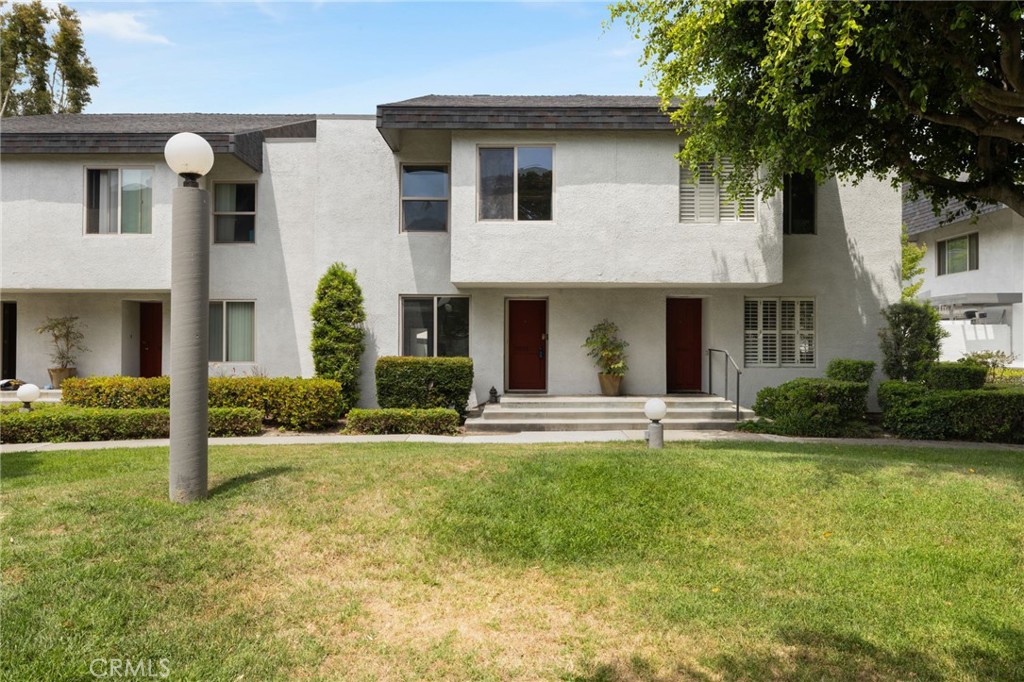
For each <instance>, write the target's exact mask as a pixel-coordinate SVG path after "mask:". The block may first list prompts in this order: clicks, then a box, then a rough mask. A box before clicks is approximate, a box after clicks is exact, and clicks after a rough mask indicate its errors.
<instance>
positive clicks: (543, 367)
mask: <svg viewBox="0 0 1024 682" xmlns="http://www.w3.org/2000/svg"><path fill="white" fill-rule="evenodd" d="M547 331H548V302H547V301H545V300H524V301H509V302H508V390H510V391H545V390H547V387H548V371H547V367H548V361H547V352H548V334H547Z"/></svg>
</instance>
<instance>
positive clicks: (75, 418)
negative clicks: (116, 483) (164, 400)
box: [0, 407, 263, 443]
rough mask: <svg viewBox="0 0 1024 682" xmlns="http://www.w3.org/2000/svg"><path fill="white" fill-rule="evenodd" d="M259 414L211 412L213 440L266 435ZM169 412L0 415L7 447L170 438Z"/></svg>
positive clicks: (64, 410)
mask: <svg viewBox="0 0 1024 682" xmlns="http://www.w3.org/2000/svg"><path fill="white" fill-rule="evenodd" d="M260 416H261V415H260V412H259V410H254V409H251V408H247V407H234V408H228V407H217V408H211V409H210V431H209V433H210V436H256V435H259V434H260V433H261V432H262V431H263V424H262V420H261V418H260ZM170 422H171V416H170V410H168V409H166V408H129V409H108V408H98V407H56V408H53V409H45V410H32V411H31V412H7V411H5V412H2V413H0V439H2V441H3V442H4V443H71V442H77V441H101V440H137V439H142V438H167V437H168V436H169V435H170Z"/></svg>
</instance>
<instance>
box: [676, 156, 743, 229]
mask: <svg viewBox="0 0 1024 682" xmlns="http://www.w3.org/2000/svg"><path fill="white" fill-rule="evenodd" d="M719 167H720V168H721V180H719V179H718V178H716V177H715V174H714V165H713V164H712V163H710V162H709V163H701V164H697V172H696V174H694V173H693V172H692V171H690V168H689V167H688V166H686V165H682V166H680V167H679V222H682V223H718V222H723V223H724V222H745V223H747V222H754V221H755V220H756V219H757V210H756V208H757V205H756V201H755V197H754V195H753V194H743V195H741V196H739V197H738V198H736V199H733V198H732V197H730V195H729V192H728V190H727V186H728V184H729V176H730V175H732V172H733V164H732V162H731V161H730V160H729V159H728V158H722V159H720V160H719Z"/></svg>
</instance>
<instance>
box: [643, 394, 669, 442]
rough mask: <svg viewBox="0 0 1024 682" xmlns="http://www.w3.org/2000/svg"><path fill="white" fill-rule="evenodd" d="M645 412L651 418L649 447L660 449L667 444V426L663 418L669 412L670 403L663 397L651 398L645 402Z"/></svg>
mask: <svg viewBox="0 0 1024 682" xmlns="http://www.w3.org/2000/svg"><path fill="white" fill-rule="evenodd" d="M644 414H645V415H646V416H647V418H648V419H650V420H651V424H650V426H648V427H647V447H648V448H655V449H659V450H660V449H661V448H662V447H664V446H665V432H664V428H665V427H664V425H663V424H662V423H661V420H662V419H664V418H665V415H666V414H668V405H666V404H665V401H664V400H662V399H661V398H651V399H650V400H648V401H647V402H646V403H644Z"/></svg>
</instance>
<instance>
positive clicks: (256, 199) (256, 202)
mask: <svg viewBox="0 0 1024 682" xmlns="http://www.w3.org/2000/svg"><path fill="white" fill-rule="evenodd" d="M217 185H253V210H252V211H218V210H217ZM210 189H211V192H210V194H211V195H212V196H211V201H210V210H211V211H212V212H213V218H212V221H211V225H210V227H211V228H212V229H211V232H212V234H211V235H210V239H211V240H212V243H213V244H215V245H217V246H239V245H241V246H246V245H248V246H255V245H256V242H257V241H258V239H259V234H258V232H259V231H258V230H257V229H256V227H257V223H256V215H257V214H258V213H259V209H260V186H259V183H258V182H256V180H252V179H246V180H214V181H213V183H212V187H211V188H210ZM222 215H251V216H252V241H251V242H219V241H217V216H222Z"/></svg>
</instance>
